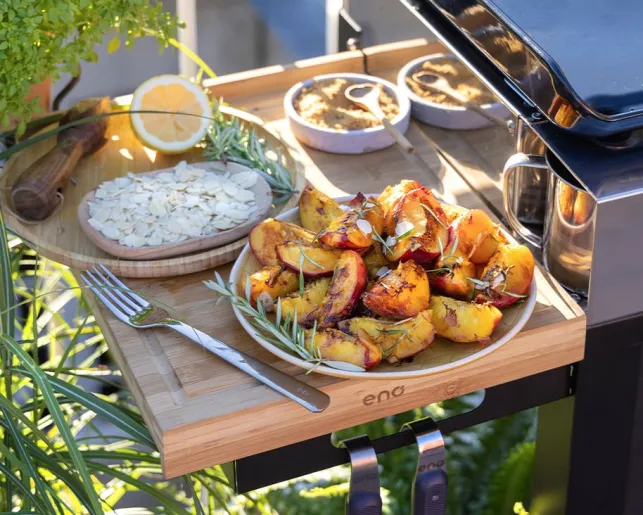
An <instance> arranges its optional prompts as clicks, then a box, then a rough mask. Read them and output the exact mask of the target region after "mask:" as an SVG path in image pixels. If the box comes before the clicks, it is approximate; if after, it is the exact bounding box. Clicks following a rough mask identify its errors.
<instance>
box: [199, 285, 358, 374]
mask: <svg viewBox="0 0 643 515" xmlns="http://www.w3.org/2000/svg"><path fill="white" fill-rule="evenodd" d="M214 276H215V280H214V281H203V284H205V286H207V287H208V288H210V289H211V290H214V291H215V292H217V293H218V294H219V295H220V297H219V298H220V299H225V300H227V301H228V302H230V304H232V305H233V306H236V307H237V308H239V310H240V311H241V312H242V313H243V314H244V315H246V317H247V320H248V321H249V322H250V324H252V326H253V327H254V328H255V329H256V330H257V331H258V333H260V334H261V336H262V337H263V338H264V339H265V340H266V341H269V342H270V343H272V344H273V345H275V346H277V347H279V348H281V349H283V350H285V351H287V352H289V353H291V354H293V355H295V356H297V357H299V358H301V359H302V360H304V361H306V362H307V363H312V365H313V367H312V368H311V369H310V370H309V371H308V372H307V373H310V372H312V371H313V370H314V369H315V368H317V367H318V366H319V365H326V366H329V367H333V368H337V369H339V370H345V371H350V372H363V371H364V369H363V368H362V367H358V366H356V365H353V364H351V363H344V362H343V361H334V360H326V359H324V358H322V356H321V351H320V350H319V348H318V347H314V346H311V348H310V349H309V348H308V347H307V346H306V343H305V342H306V334H305V330H304V329H303V328H302V327H301V326H300V325H299V323H298V322H297V312H296V311H295V314H294V316H293V317H292V318H291V317H290V316H287V317H286V318H285V319H283V320H282V316H281V299H277V306H276V316H275V321H274V322H273V321H272V320H270V318H268V314H267V313H266V310H265V309H264V307H263V303H261V302H258V303H257V307H256V308H254V307H253V306H252V304H251V303H250V295H249V291H248V288H247V287H246V297H245V298H244V297H241V296H239V295H237V294H236V293H235V292H234V290H233V287H232V285H231V284H226V283H225V282H224V280H223V278H222V277H221V276H220V275H219V273H218V272H215V274H214ZM246 284H248V283H246ZM316 332H317V324H316V323H315V325H314V326H313V328H312V330H311V336H312V338H311V339H310V341H311V342H314V341H315V340H314V337H315V334H316Z"/></svg>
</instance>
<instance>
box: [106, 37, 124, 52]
mask: <svg viewBox="0 0 643 515" xmlns="http://www.w3.org/2000/svg"><path fill="white" fill-rule="evenodd" d="M120 47H121V40H120V38H119V37H118V36H114V37H113V38H112V39H110V40H109V43H107V53H109V54H113V53H114V52H117V51H118V49H119V48H120Z"/></svg>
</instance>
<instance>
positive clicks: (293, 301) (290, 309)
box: [281, 277, 330, 327]
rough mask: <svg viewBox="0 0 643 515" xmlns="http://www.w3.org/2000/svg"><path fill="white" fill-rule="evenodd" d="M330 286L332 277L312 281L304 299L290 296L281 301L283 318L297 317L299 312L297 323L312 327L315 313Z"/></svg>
mask: <svg viewBox="0 0 643 515" xmlns="http://www.w3.org/2000/svg"><path fill="white" fill-rule="evenodd" d="M329 286H330V277H322V278H321V279H317V280H315V281H312V282H311V283H309V284H308V285H306V288H305V289H304V295H303V297H302V296H300V295H299V294H294V295H290V296H288V297H284V298H282V299H281V316H282V318H286V317H287V316H288V315H290V316H291V317H294V316H295V311H297V321H298V323H299V325H301V326H302V327H310V326H312V325H313V322H314V321H315V317H314V315H313V314H314V312H315V310H317V309H318V308H319V306H321V303H322V301H323V300H324V297H325V296H326V293H327V292H328V288H329Z"/></svg>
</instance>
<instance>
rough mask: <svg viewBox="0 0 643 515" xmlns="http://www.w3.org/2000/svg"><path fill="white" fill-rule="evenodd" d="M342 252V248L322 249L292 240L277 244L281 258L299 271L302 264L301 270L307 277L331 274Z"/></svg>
mask: <svg viewBox="0 0 643 515" xmlns="http://www.w3.org/2000/svg"><path fill="white" fill-rule="evenodd" d="M302 252H303V256H304V257H302ZM341 253H342V251H341V250H330V249H322V248H320V247H313V246H310V245H302V244H299V243H294V242H292V241H289V242H288V243H282V244H281V245H277V256H278V257H279V260H280V261H281V262H282V263H283V264H284V265H285V266H286V267H288V268H289V269H290V270H292V271H293V272H297V273H299V269H300V265H301V271H302V272H303V274H304V275H305V276H306V277H319V276H324V275H331V274H332V273H333V269H334V268H335V264H336V263H337V260H338V259H339V256H340V254H341Z"/></svg>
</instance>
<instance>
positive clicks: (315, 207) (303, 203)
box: [299, 186, 342, 234]
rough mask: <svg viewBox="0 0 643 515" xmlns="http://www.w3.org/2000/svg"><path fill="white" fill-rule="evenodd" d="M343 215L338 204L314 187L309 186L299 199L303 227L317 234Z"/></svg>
mask: <svg viewBox="0 0 643 515" xmlns="http://www.w3.org/2000/svg"><path fill="white" fill-rule="evenodd" d="M341 214H342V209H341V208H340V207H339V204H338V203H337V202H335V201H334V200H333V199H332V198H330V197H329V196H328V195H326V194H325V193H322V192H321V191H319V190H318V189H315V188H313V187H312V186H307V187H306V189H304V191H303V192H302V193H301V197H299V218H300V219H301V225H302V226H303V228H304V229H308V230H309V231H312V232H314V233H315V234H317V233H318V232H319V231H321V230H322V229H325V228H326V227H328V225H329V224H330V223H331V222H332V221H333V220H334V219H335V218H337V217H338V216H340V215H341Z"/></svg>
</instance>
